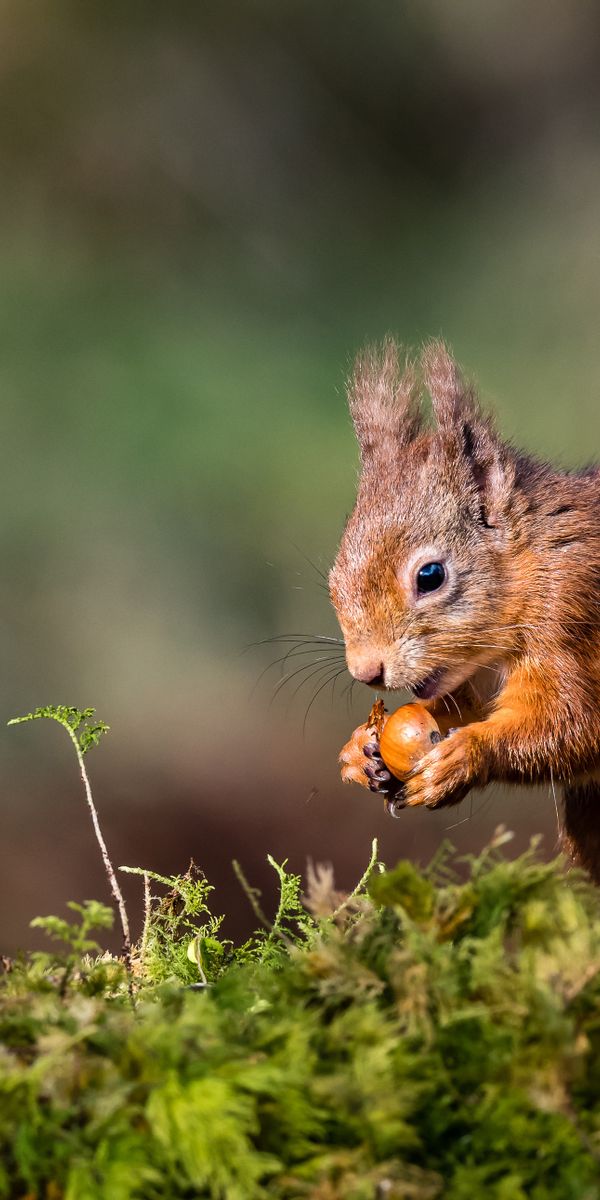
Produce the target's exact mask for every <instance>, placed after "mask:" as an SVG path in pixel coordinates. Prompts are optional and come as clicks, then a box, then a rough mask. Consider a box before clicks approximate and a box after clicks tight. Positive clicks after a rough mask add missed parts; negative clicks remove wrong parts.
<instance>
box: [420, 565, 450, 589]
mask: <svg viewBox="0 0 600 1200" xmlns="http://www.w3.org/2000/svg"><path fill="white" fill-rule="evenodd" d="M445 578H446V569H445V567H444V564H443V563H441V562H430V563H424V564H423V566H422V567H421V568H420V569H419V571H417V591H418V593H419V595H420V596H422V595H424V594H425V593H426V592H435V591H437V589H438V588H440V587H441V586H442V584H443V582H444V580H445Z"/></svg>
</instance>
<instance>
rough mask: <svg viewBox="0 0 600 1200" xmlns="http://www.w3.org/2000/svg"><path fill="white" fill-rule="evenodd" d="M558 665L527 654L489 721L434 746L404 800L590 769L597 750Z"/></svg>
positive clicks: (444, 800) (458, 794)
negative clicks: (568, 698)
mask: <svg viewBox="0 0 600 1200" xmlns="http://www.w3.org/2000/svg"><path fill="white" fill-rule="evenodd" d="M563 692H564V689H561V687H560V677H559V673H558V671H553V670H552V664H551V663H544V665H543V667H542V665H541V664H538V663H536V662H532V661H531V660H527V661H525V662H523V661H522V662H521V663H520V664H518V665H517V666H516V667H515V668H514V669H513V670H512V672H511V673H510V674H509V676H508V677H507V680H506V683H505V685H504V687H503V689H502V691H501V693H500V694H499V696H498V697H497V699H496V702H495V707H494V709H493V710H492V711H491V713H490V714H489V716H487V717H486V718H485V719H484V720H479V721H475V722H473V723H472V724H470V725H466V726H463V727H462V728H459V729H456V730H454V731H453V732H452V733H451V734H450V736H449V737H448V738H446V739H445V740H444V741H442V742H440V743H439V744H438V745H437V746H435V747H434V748H433V749H432V750H431V751H430V752H429V753H428V754H427V755H425V757H424V758H423V759H421V762H419V763H417V765H416V767H415V769H414V771H413V772H412V774H411V775H410V777H409V778H408V780H407V781H406V783H405V784H404V788H403V790H402V794H401V796H400V797H399V798H398V800H397V801H396V807H399V806H400V805H402V804H403V805H405V806H411V807H412V806H415V805H425V806H426V807H427V808H440V807H442V806H445V805H448V804H456V803H458V802H459V801H460V800H462V799H463V798H464V796H465V795H466V794H467V792H469V791H470V790H471V788H473V787H484V786H485V785H486V784H487V783H489V782H491V781H492V780H498V781H505V782H511V783H536V782H539V781H540V780H542V779H549V778H553V779H555V780H560V779H561V778H562V779H564V778H569V777H570V776H573V775H576V774H577V773H578V772H581V771H583V770H585V766H586V760H587V763H588V764H589V762H590V761H591V760H592V758H593V754H594V737H593V729H592V727H591V722H588V721H586V718H585V712H584V710H583V707H582V708H581V711H580V712H578V713H577V714H575V713H574V712H573V711H569V710H568V708H567V705H566V703H565V700H564V699H563V696H562V693H563Z"/></svg>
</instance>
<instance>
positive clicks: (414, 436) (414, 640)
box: [329, 340, 515, 699]
mask: <svg viewBox="0 0 600 1200" xmlns="http://www.w3.org/2000/svg"><path fill="white" fill-rule="evenodd" d="M422 384H424V385H425V387H426V389H427V391H428V392H429V395H430V397H431V406H432V410H433V425H431V424H429V425H428V423H427V421H426V418H425V414H424V410H423V400H422V396H421V391H422ZM349 403H350V412H351V414H352V419H353V422H354V427H355V430H356V435H357V438H358V443H359V447H360V456H361V474H360V482H359V487H358V495H357V500H356V505H355V508H354V511H353V512H352V514H351V516H350V518H349V519H348V522H347V525H346V528H345V531H344V534H343V537H342V541H341V544H340V548H339V551H338V555H337V558H336V561H335V563H334V566H333V568H332V570H331V573H330V578H329V585H330V593H331V599H332V602H333V605H334V608H335V610H336V613H337V616H338V620H339V623H340V627H341V630H342V633H343V635H344V640H345V643H346V657H347V662H348V668H349V670H350V673H351V674H352V675H353V676H354V677H355V678H356V679H358V680H361V681H362V682H365V683H370V684H371V685H372V686H373V687H376V688H378V689H380V688H389V689H396V688H402V687H409V688H410V689H411V690H412V691H413V692H414V694H415V695H417V696H418V697H420V698H421V699H426V698H432V697H435V696H439V695H443V694H446V693H447V692H450V691H453V690H454V689H455V688H456V687H458V686H459V685H460V684H461V683H463V682H464V681H465V680H466V679H468V678H469V677H470V676H471V675H472V674H473V673H474V672H475V671H476V670H477V668H478V667H479V666H482V665H485V664H486V663H490V662H498V660H499V659H502V657H503V655H502V653H501V651H502V647H503V646H504V645H506V646H507V649H508V650H509V649H510V644H511V643H512V642H513V641H514V634H513V633H511V632H510V630H508V631H506V632H503V631H502V622H503V621H504V622H506V620H507V619H508V620H510V619H511V618H510V617H509V618H507V617H506V616H505V613H506V611H507V602H506V597H507V596H508V591H509V587H510V581H511V573H510V562H511V553H510V552H511V548H512V552H513V555H514V546H512V542H513V529H512V528H511V497H512V495H513V493H514V476H515V467H514V458H513V454H512V452H511V449H510V447H509V446H507V445H506V444H505V443H503V442H502V441H501V440H500V439H499V438H498V436H497V435H496V433H495V432H494V429H493V426H492V423H491V421H490V419H489V417H488V416H487V415H484V414H483V413H482V412H481V410H480V408H479V406H478V403H477V400H476V397H475V394H474V391H473V389H472V388H471V386H470V385H468V384H466V383H465V381H464V380H463V378H462V376H461V374H460V372H459V370H458V368H457V366H456V364H455V363H454V361H453V360H452V358H451V356H450V354H449V352H448V350H447V349H446V347H445V345H444V344H443V343H441V342H433V343H431V344H429V345H428V346H426V347H425V349H424V351H423V353H422V355H421V358H420V362H419V363H418V364H416V363H414V362H411V361H409V360H406V361H404V362H401V361H400V357H399V353H398V349H397V347H396V345H395V344H394V343H393V342H392V341H391V340H388V341H386V342H385V343H384V344H383V346H382V347H381V349H379V350H369V351H367V352H366V353H365V354H363V355H361V356H360V357H359V359H358V361H357V363H356V367H355V371H354V375H353V377H352V380H351V382H350V386H349ZM503 601H504V602H503ZM499 651H500V653H499Z"/></svg>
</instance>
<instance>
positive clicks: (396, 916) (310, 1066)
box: [0, 848, 600, 1200]
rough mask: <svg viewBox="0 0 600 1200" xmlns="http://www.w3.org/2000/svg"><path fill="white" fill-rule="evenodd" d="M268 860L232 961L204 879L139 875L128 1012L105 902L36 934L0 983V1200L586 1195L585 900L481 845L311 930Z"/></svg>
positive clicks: (593, 1088) (554, 877)
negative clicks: (271, 882) (268, 896)
mask: <svg viewBox="0 0 600 1200" xmlns="http://www.w3.org/2000/svg"><path fill="white" fill-rule="evenodd" d="M276 870H277V874H278V876H279V891H280V898H279V902H278V904H277V906H276V908H277V917H276V922H274V923H273V924H272V925H271V926H270V927H265V928H263V929H261V930H260V931H259V932H258V933H257V934H256V935H255V937H254V938H253V939H251V941H250V942H248V943H246V944H245V945H244V946H242V947H234V946H233V945H232V944H231V943H229V942H222V941H221V940H220V938H219V921H218V918H214V917H213V916H212V915H211V914H210V912H209V908H208V897H209V893H210V888H209V885H208V883H207V882H206V880H205V879H204V877H203V876H202V875H201V873H200V872H198V871H196V870H195V869H192V870H191V871H189V872H187V873H186V875H184V876H181V877H175V878H172V879H171V878H166V877H165V878H162V877H157V876H152V878H151V879H150V878H149V880H148V882H149V883H150V882H151V884H152V891H151V893H150V905H149V908H148V910H147V919H146V928H145V931H144V939H145V944H144V945H142V941H144V939H142V941H141V942H140V943H139V944H138V946H136V947H135V948H134V953H133V960H132V961H133V971H134V1003H132V1000H131V997H130V995H129V993H128V989H127V985H126V979H125V970H124V967H123V965H122V964H121V963H119V962H117V961H116V960H115V959H114V958H111V957H110V956H102V955H98V954H97V952H96V951H95V950H94V947H93V946H92V945H90V943H91V942H92V938H91V937H90V932H91V924H92V922H93V921H95V922H96V925H99V926H100V927H102V926H103V924H105V921H106V910H104V909H103V908H102V906H96V907H94V906H82V907H81V908H80V909H79V910H77V909H74V910H73V911H74V912H75V917H76V918H77V919H76V920H75V921H74V922H71V921H69V922H63V923H61V921H59V920H58V919H53V920H52V921H46V929H47V931H48V932H49V933H50V934H51V935H52V936H53V937H60V938H64V939H65V940H66V941H67V943H68V944H67V949H66V951H65V953H64V954H57V953H56V952H55V951H54V952H53V953H48V954H46V955H39V954H38V955H33V956H32V957H31V958H29V959H24V960H23V961H22V962H20V963H17V964H15V965H13V968H12V970H11V971H9V972H8V973H6V974H5V975H4V976H3V978H2V982H1V986H0V1038H1V1041H2V1047H3V1048H2V1052H1V1054H0V1162H1V1163H2V1167H1V1169H0V1196H1V1197H5V1198H6V1200H13V1197H17V1196H24V1195H27V1196H31V1197H39V1198H40V1200H42V1198H44V1200H46V1198H51V1200H54V1198H57V1200H58V1198H60V1197H65V1198H66V1200H100V1198H102V1200H109V1198H110V1200H146V1198H147V1200H158V1198H159V1197H167V1196H168V1197H172V1198H173V1200H177V1198H178V1197H181V1198H182V1200H183V1198H186V1197H192V1196H199V1197H210V1198H214V1200H238V1198H239V1200H246V1198H248V1200H252V1198H254V1197H256V1198H259V1197H263V1196H264V1197H266V1196H269V1197H275V1198H277V1197H280V1198H281V1200H292V1198H294V1200H295V1198H297V1197H305V1196H306V1197H312V1198H314V1200H338V1198H339V1200H377V1198H381V1197H401V1198H407V1200H408V1198H411V1200H426V1198H434V1197H440V1198H441V1197H444V1200H467V1198H468V1200H472V1198H473V1197H478V1196H485V1197H486V1198H487V1197H492V1198H493V1200H521V1198H524V1197H528V1198H529V1197H534V1198H535V1200H545V1198H546V1197H548V1198H549V1197H555V1198H556V1200H559V1198H560V1200H570V1198H572V1200H593V1198H595V1197H598V1196H600V1165H599V1159H600V1093H599V1090H598V1079H599V1078H600V1032H599V1031H600V925H599V922H598V916H599V900H598V895H597V893H596V892H594V891H593V890H592V889H591V888H589V887H588V886H587V885H585V884H584V883H583V882H582V881H581V880H580V879H579V878H578V877H577V876H575V875H572V874H571V875H569V876H568V877H567V876H565V875H564V873H563V870H562V866H561V864H560V862H556V863H553V864H550V865H548V864H543V863H541V862H539V861H538V859H537V858H536V855H535V852H534V851H533V850H532V851H531V852H529V853H528V854H526V855H525V856H524V857H522V858H520V859H517V860H516V861H512V862H511V861H508V860H507V859H505V858H503V857H502V856H501V853H500V852H499V850H498V849H493V848H492V849H488V850H486V851H485V853H484V854H483V855H482V856H480V857H479V858H478V859H475V860H473V861H472V862H471V864H470V870H469V877H468V878H467V880H466V881H463V882H458V881H457V879H456V878H455V877H454V876H453V874H452V873H451V871H450V869H449V864H446V866H445V869H444V871H443V872H442V877H441V878H440V877H439V875H438V874H436V871H435V870H431V871H428V872H419V871H417V870H416V868H414V867H413V866H409V865H408V864H404V863H402V864H399V866H398V867H396V868H395V869H394V870H393V871H390V872H388V873H380V872H378V871H376V872H375V874H371V882H370V885H369V888H370V892H371V893H372V896H373V897H374V899H372V898H371V897H370V896H368V895H367V894H366V892H365V891H364V890H362V889H361V890H359V891H358V892H357V893H356V894H354V895H353V896H352V898H351V899H350V900H349V902H348V903H347V904H345V905H344V906H342V907H340V905H339V896H337V897H336V900H335V903H337V915H333V914H334V913H335V908H334V901H333V899H332V903H331V909H330V911H331V914H332V915H329V916H325V917H320V918H319V919H316V918H315V917H313V916H312V915H311V912H310V911H309V909H307V908H306V907H305V906H304V905H302V906H300V881H299V880H297V879H296V878H295V877H293V876H288V875H287V874H286V871H285V868H284V867H277V868H276ZM322 878H323V877H322ZM322 878H321V881H322ZM155 892H156V893H158V894H156V895H153V893H155ZM331 894H332V897H333V896H334V892H333V889H332V892H331ZM147 900H148V891H147ZM308 901H309V908H310V905H311V897H310V895H309V897H308ZM319 904H320V908H321V911H322V909H323V904H324V900H323V894H320V896H319ZM261 911H262V910H261ZM265 921H266V922H267V925H268V921H267V919H266V918H265ZM203 979H204V980H205V981H206V985H207V986H205V987H202V988H200V990H196V989H190V988H189V986H186V985H188V984H189V983H190V982H196V983H201V982H202V980H203Z"/></svg>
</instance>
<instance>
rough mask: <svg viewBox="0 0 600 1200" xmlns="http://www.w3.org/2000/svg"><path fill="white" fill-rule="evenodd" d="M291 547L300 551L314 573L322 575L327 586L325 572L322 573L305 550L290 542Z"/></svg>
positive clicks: (327, 588) (327, 589)
mask: <svg viewBox="0 0 600 1200" xmlns="http://www.w3.org/2000/svg"><path fill="white" fill-rule="evenodd" d="M290 545H292V546H293V547H294V550H297V551H298V554H300V555H301V556H302V558H303V559H304V561H305V562H307V563H308V565H309V567H312V569H313V571H316V572H317V575H320V576H321V579H322V580H324V582H325V584H327V576H326V575H325V573H324V571H321V570H320V568H319V567H318V566H317V564H316V563H314V562H313V560H312V558H309V557H308V554H305V553H304V550H301V549H300V547H299V546H297V545H296V543H295V542H292V541H290ZM325 590H326V591H329V587H326V589H325Z"/></svg>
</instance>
